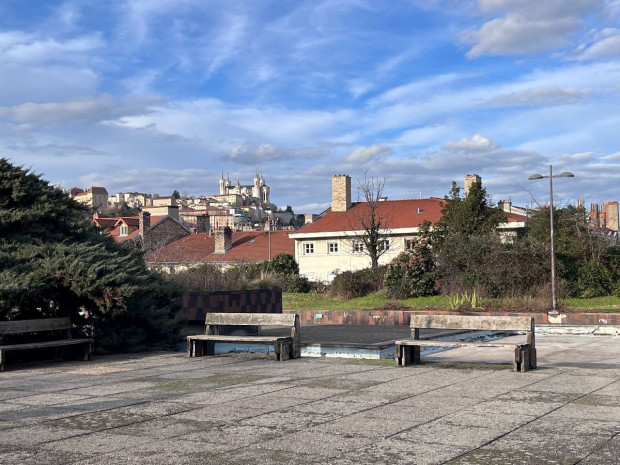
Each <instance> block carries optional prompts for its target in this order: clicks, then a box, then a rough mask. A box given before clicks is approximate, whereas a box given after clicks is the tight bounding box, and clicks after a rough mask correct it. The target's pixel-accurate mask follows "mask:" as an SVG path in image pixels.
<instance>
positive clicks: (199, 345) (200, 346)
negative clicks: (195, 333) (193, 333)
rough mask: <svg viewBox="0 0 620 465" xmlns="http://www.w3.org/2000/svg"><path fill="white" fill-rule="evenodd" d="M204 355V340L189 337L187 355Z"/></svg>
mask: <svg viewBox="0 0 620 465" xmlns="http://www.w3.org/2000/svg"><path fill="white" fill-rule="evenodd" d="M203 355H204V341H200V340H197V339H190V338H187V356H188V357H201V356H203Z"/></svg>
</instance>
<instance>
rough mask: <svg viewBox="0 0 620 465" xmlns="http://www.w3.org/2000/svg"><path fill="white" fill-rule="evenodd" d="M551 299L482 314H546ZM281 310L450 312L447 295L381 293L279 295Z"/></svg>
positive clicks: (592, 303) (596, 308)
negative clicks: (403, 296) (340, 297)
mask: <svg viewBox="0 0 620 465" xmlns="http://www.w3.org/2000/svg"><path fill="white" fill-rule="evenodd" d="M549 303H550V299H539V298H536V299H534V298H532V297H529V296H526V297H522V298H510V299H508V298H506V299H483V302H482V307H483V308H482V311H485V310H486V311H518V312H546V311H548V310H549V309H550V308H549ZM282 306H283V308H284V310H310V311H317V312H320V311H329V310H373V309H378V308H379V309H381V308H383V309H390V308H396V307H401V308H403V309H405V308H406V309H411V310H450V306H449V302H448V298H447V297H446V296H440V295H436V296H430V297H419V298H411V299H401V300H394V299H388V298H387V297H386V295H385V293H384V292H375V293H374V294H370V295H367V296H365V297H358V298H355V299H351V300H338V299H332V298H330V297H329V294H327V293H317V292H313V293H309V294H294V293H291V292H283V293H282ZM560 309H561V310H562V311H567V312H603V313H617V312H620V297H614V296H608V297H594V298H592V299H562V300H561V301H560Z"/></svg>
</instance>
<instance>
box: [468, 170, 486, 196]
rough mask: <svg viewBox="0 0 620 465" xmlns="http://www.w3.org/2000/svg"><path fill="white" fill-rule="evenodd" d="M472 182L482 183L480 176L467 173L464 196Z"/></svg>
mask: <svg viewBox="0 0 620 465" xmlns="http://www.w3.org/2000/svg"><path fill="white" fill-rule="evenodd" d="M474 184H482V178H481V177H480V176H478V175H477V174H468V175H467V176H465V197H467V194H469V190H470V189H471V186H473V185H474Z"/></svg>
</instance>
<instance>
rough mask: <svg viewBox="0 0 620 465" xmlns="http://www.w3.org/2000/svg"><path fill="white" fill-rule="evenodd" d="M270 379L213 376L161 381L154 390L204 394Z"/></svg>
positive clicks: (245, 376)
mask: <svg viewBox="0 0 620 465" xmlns="http://www.w3.org/2000/svg"><path fill="white" fill-rule="evenodd" d="M265 378H269V376H261V375H212V376H207V377H206V378H195V379H179V380H170V381H160V382H158V383H157V384H156V385H155V386H153V389H155V390H156V391H159V392H183V393H190V392H202V391H206V390H209V389H217V388H221V387H227V386H234V385H237V384H246V383H251V382H254V381H260V380H261V379H265Z"/></svg>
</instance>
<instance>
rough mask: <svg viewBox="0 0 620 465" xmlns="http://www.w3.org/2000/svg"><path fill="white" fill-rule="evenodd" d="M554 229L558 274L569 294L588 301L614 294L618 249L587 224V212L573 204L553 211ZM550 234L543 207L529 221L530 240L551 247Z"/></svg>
mask: <svg viewBox="0 0 620 465" xmlns="http://www.w3.org/2000/svg"><path fill="white" fill-rule="evenodd" d="M553 229H554V244H555V256H556V267H557V275H558V277H560V278H561V279H562V280H563V281H565V282H566V286H565V288H566V289H567V290H568V291H569V292H568V294H569V295H572V296H580V297H584V298H588V297H595V296H602V295H609V294H611V293H613V292H614V289H615V287H616V283H617V282H618V280H619V279H620V274H619V273H616V271H615V270H616V268H617V266H616V265H615V263H616V258H615V257H616V256H617V255H618V253H619V252H618V247H617V246H615V247H610V246H609V244H608V242H607V241H606V240H605V239H604V238H603V236H602V235H601V234H600V232H599V231H598V230H597V229H596V228H593V227H591V226H589V225H588V218H587V215H586V212H585V210H584V209H583V208H576V207H574V206H572V205H569V206H567V207H565V208H560V209H554V212H553ZM550 235H551V225H550V219H549V208H543V209H541V210H540V211H538V212H536V213H535V214H534V215H533V216H532V218H531V219H530V222H529V229H528V237H530V238H532V239H533V240H537V241H540V242H543V243H545V244H547V245H548V244H549V243H550ZM549 253H550V252H549Z"/></svg>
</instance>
